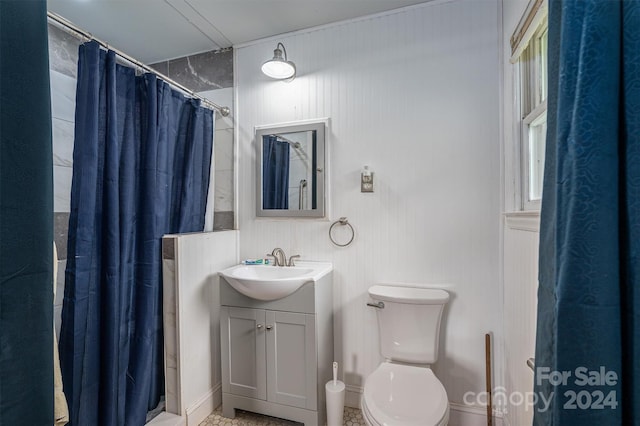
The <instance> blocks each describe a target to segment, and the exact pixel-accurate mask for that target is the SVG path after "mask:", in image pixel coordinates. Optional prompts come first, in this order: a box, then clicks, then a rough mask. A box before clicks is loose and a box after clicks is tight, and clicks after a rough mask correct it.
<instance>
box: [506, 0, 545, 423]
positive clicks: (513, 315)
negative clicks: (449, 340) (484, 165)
mask: <svg viewBox="0 0 640 426" xmlns="http://www.w3.org/2000/svg"><path fill="white" fill-rule="evenodd" d="M527 4H528V0H504V1H503V3H502V6H503V7H502V28H503V37H502V51H503V63H502V66H503V75H504V83H503V96H504V97H503V111H502V117H503V134H504V138H503V139H504V145H503V146H504V148H503V158H504V211H506V212H513V211H518V210H519V209H520V201H519V194H518V192H519V191H518V187H519V184H520V180H519V176H518V175H519V169H520V150H519V143H520V123H519V117H518V115H519V106H518V105H519V104H518V100H517V98H516V90H515V84H516V82H517V79H516V78H515V77H516V71H517V66H516V65H513V64H511V63H510V62H509V58H510V56H511V47H510V43H509V39H510V37H511V34H513V32H514V30H515V28H516V26H517V24H518V22H519V20H520V17H521V16H522V14H523V13H524V11H525V9H526V7H527ZM534 219H535V218H534ZM532 222H535V220H532V218H531V217H529V218H527V217H526V216H525V217H518V215H511V217H510V218H507V220H506V221H505V225H504V249H503V251H504V261H503V264H504V344H505V346H504V359H505V373H504V375H505V388H506V392H507V395H509V394H512V393H521V394H526V393H530V392H532V391H533V372H532V371H531V369H530V368H529V367H527V365H526V360H527V358H530V357H533V356H534V352H535V336H536V306H537V288H538V239H539V233H538V232H537V231H535V228H536V227H535V226H530V225H531V223H532ZM523 224H524V225H525V226H520V225H523ZM526 229H529V230H526ZM516 398H517V397H514V399H513V401H517V399H516ZM505 411H506V412H505V423H506V424H510V425H513V426H521V425H522V426H525V425H530V424H531V422H532V416H533V412H532V411H531V409H530V408H529V409H527V406H526V404H518V405H514V404H510V405H509V406H508V407H507V409H506V410H505Z"/></svg>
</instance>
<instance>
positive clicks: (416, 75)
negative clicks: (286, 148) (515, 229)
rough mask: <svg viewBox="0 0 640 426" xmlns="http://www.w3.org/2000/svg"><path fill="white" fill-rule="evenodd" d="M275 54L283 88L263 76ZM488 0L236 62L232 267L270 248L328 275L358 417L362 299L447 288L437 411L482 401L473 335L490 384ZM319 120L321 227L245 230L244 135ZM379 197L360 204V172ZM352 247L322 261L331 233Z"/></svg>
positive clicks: (247, 155)
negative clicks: (371, 175)
mask: <svg viewBox="0 0 640 426" xmlns="http://www.w3.org/2000/svg"><path fill="white" fill-rule="evenodd" d="M278 41H282V42H283V43H284V44H285V46H286V48H287V52H288V56H289V58H290V59H291V60H293V61H294V62H295V63H296V65H297V68H298V76H297V77H296V79H295V80H294V81H293V82H291V83H284V82H278V81H273V80H269V79H268V78H267V77H265V76H263V75H262V73H261V72H260V65H261V63H262V62H263V61H265V60H266V59H268V58H269V57H270V56H271V55H272V52H273V49H274V48H275V45H276V43H277V42H278ZM500 44H501V39H500V33H499V13H498V0H486V1H466V0H455V1H447V2H431V3H426V4H423V5H420V6H417V7H411V8H407V9H402V10H398V11H396V12H392V13H388V14H383V15H376V16H372V17H368V18H364V19H360V20H356V21H349V22H345V23H340V24H334V25H330V26H324V27H318V28H315V29H310V30H305V31H301V32H297V33H292V34H286V35H283V36H281V37H278V38H271V39H266V40H261V41H258V42H254V43H251V44H247V45H241V46H236V47H235V68H234V69H235V78H236V99H237V103H236V114H237V115H236V119H237V120H236V123H237V126H236V129H237V131H236V138H237V139H236V141H237V144H236V145H237V149H238V152H237V158H238V176H237V185H238V188H237V192H238V210H237V211H238V221H239V229H240V230H241V232H240V256H241V258H251V257H258V256H263V255H264V254H265V253H270V252H271V250H272V249H273V248H274V247H282V248H284V250H285V251H286V253H287V254H288V255H291V254H301V255H302V257H303V258H304V259H313V260H327V261H331V262H333V264H334V267H335V272H334V281H335V282H334V285H335V291H334V295H335V296H334V297H335V301H334V302H335V312H336V322H335V324H336V330H335V338H336V345H335V347H336V358H337V360H338V361H339V362H340V363H341V371H344V380H345V381H346V384H347V386H348V390H349V391H351V392H352V395H351V399H350V400H348V403H351V404H357V403H358V400H357V399H356V398H354V392H358V391H359V390H360V389H361V386H362V385H363V382H364V380H365V378H366V377H367V375H369V374H370V373H371V372H372V371H373V370H374V369H375V368H376V367H377V365H378V363H379V362H380V361H381V357H380V355H379V351H378V338H377V326H376V319H375V312H373V309H371V308H367V307H366V306H365V303H366V302H367V300H368V298H367V289H368V288H369V287H370V286H371V285H373V284H375V283H384V282H405V283H414V284H424V285H432V286H439V287H443V288H446V289H447V290H449V291H450V292H451V295H452V299H451V302H450V304H449V306H448V308H447V310H446V311H445V317H444V321H443V337H442V342H441V352H440V359H439V360H438V363H437V365H435V367H434V370H435V372H436V374H437V375H438V377H440V379H441V380H442V382H443V384H444V386H445V388H446V389H447V392H448V396H449V399H450V400H451V401H452V402H454V403H460V404H462V401H463V395H464V393H465V392H467V391H473V392H480V391H483V390H484V386H485V379H484V368H485V367H484V334H485V333H486V332H489V331H491V332H493V334H494V339H495V343H494V354H495V359H494V367H495V369H496V373H495V377H494V383H496V384H497V385H500V384H501V383H502V373H501V372H502V367H501V366H502V352H501V348H502V346H503V345H502V309H501V300H502V293H501V291H502V290H501V285H500V275H501V274H500V269H501V267H500V260H501V259H500V254H499V253H500V252H499V246H500V229H501V228H500V227H501V220H500V213H501V202H500V200H501V197H500V188H501V183H500V132H499V119H498V118H499V114H500V109H499V104H500V102H499V98H500V84H501V82H500V81H499V71H500V66H501V63H500V60H499V48H500ZM320 117H329V118H330V120H331V123H330V131H329V146H330V155H329V158H330V160H329V161H330V168H331V170H330V191H331V193H330V197H331V212H330V217H329V219H328V220H327V221H321V220H267V219H257V218H256V217H255V191H256V187H255V178H256V172H255V150H254V144H253V133H254V126H257V125H265V124H271V123H280V122H287V121H293V120H301V119H314V118H320ZM365 164H366V165H369V166H370V168H371V169H372V170H373V171H374V172H375V192H374V193H373V194H363V193H360V191H359V176H360V170H361V169H362V167H363V166H364V165H365ZM340 216H347V217H348V218H349V221H350V222H351V223H352V224H353V226H354V227H355V229H356V233H357V234H356V239H355V241H354V242H353V244H352V245H351V246H349V247H346V248H338V247H335V246H333V245H332V244H331V243H330V241H329V238H328V235H327V232H328V229H329V226H330V223H331V222H330V221H334V220H336V219H337V218H338V217H340Z"/></svg>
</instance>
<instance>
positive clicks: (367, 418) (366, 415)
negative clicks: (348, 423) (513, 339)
mask: <svg viewBox="0 0 640 426" xmlns="http://www.w3.org/2000/svg"><path fill="white" fill-rule="evenodd" d="M360 409H361V411H362V419H363V420H364V423H365V424H366V425H367V426H384V425H383V424H382V423H378V422H377V421H376V419H375V418H374V417H373V415H372V414H371V412H370V411H369V408H368V407H367V403H366V402H365V401H364V393H363V394H362V396H361V397H360ZM448 424H449V408H447V413H446V414H445V416H444V417H443V419H442V420H441V421H440V423H438V424H437V425H423V426H447V425H448Z"/></svg>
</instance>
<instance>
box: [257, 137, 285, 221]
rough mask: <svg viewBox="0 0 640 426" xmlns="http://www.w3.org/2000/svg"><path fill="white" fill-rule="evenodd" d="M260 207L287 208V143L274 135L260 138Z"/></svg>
mask: <svg viewBox="0 0 640 426" xmlns="http://www.w3.org/2000/svg"><path fill="white" fill-rule="evenodd" d="M262 153H263V154H262V155H263V159H262V187H263V189H262V208H263V209H288V208H289V144H288V143H287V142H282V141H279V140H278V138H277V137H276V136H264V137H263V139H262Z"/></svg>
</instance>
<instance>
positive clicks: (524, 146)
mask: <svg viewBox="0 0 640 426" xmlns="http://www.w3.org/2000/svg"><path fill="white" fill-rule="evenodd" d="M531 4H536V5H538V6H539V8H537V10H535V11H532V10H531V7H529V8H528V9H527V11H526V12H525V15H524V16H523V18H522V20H521V23H522V21H525V18H526V15H527V14H530V13H534V14H535V19H533V20H532V21H530V22H529V23H532V24H533V25H531V26H529V27H528V28H527V34H526V36H525V37H524V38H523V39H522V40H521V44H519V45H518V46H517V47H515V49H514V50H515V52H516V53H514V56H513V57H512V58H511V62H512V63H514V61H516V62H515V63H514V69H513V71H514V74H513V77H514V96H515V99H514V101H515V106H516V108H518V111H519V114H518V118H519V120H517V122H516V123H514V133H515V135H516V137H517V141H516V144H515V145H516V146H515V151H516V152H515V154H516V156H517V157H516V159H517V161H516V163H515V164H516V165H517V166H516V168H517V169H518V170H516V173H515V179H516V181H515V190H516V191H517V194H516V203H517V206H518V207H517V208H518V211H520V212H534V213H536V212H537V213H538V214H539V211H540V207H541V200H539V199H534V200H531V199H530V198H529V194H530V190H529V189H530V188H529V181H530V179H529V178H530V169H529V167H530V164H529V161H530V158H529V155H530V153H529V125H530V124H531V123H533V122H534V121H535V120H536V119H538V118H539V117H541V116H542V115H543V114H545V113H546V111H547V101H546V99H545V100H544V101H542V102H540V103H539V104H538V105H537V106H535V107H534V108H533V110H531V111H530V112H529V113H527V114H526V115H525V116H523V114H525V113H526V109H525V105H524V103H525V101H526V102H527V103H531V102H532V103H533V104H536V103H538V102H539V99H540V97H541V96H542V93H543V92H542V88H541V84H542V83H543V82H542V81H541V75H540V70H539V69H538V67H537V66H531V64H527V65H524V64H523V62H522V61H520V60H519V59H520V56H521V55H522V54H523V53H524V51H525V49H526V47H527V46H528V45H529V44H530V43H533V44H534V46H535V47H534V51H535V50H537V44H538V43H539V39H540V36H541V34H543V33H544V32H545V31H547V25H546V23H545V21H544V20H545V19H546V18H547V8H546V1H543V2H540V1H538V0H532V2H531ZM523 73H528V74H529V75H528V79H529V80H530V81H531V82H533V84H532V85H530V86H528V87H523ZM525 98H526V99H525ZM526 108H527V109H528V108H529V107H526Z"/></svg>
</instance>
